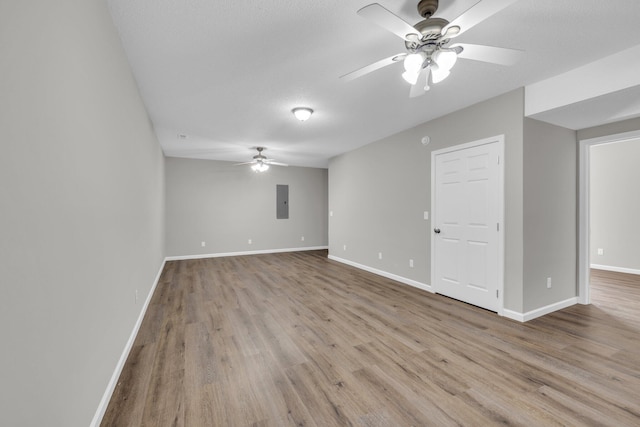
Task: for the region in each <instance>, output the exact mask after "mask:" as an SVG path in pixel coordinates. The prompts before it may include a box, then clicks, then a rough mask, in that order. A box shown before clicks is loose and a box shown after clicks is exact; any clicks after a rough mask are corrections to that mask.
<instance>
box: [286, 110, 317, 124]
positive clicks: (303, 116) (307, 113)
mask: <svg viewBox="0 0 640 427" xmlns="http://www.w3.org/2000/svg"><path fill="white" fill-rule="evenodd" d="M291 112H292V113H293V115H294V116H296V119H298V120H300V121H301V122H304V121H305V120H307V119H309V117H311V114H313V110H312V109H311V108H307V107H297V108H294V109H293V110H291Z"/></svg>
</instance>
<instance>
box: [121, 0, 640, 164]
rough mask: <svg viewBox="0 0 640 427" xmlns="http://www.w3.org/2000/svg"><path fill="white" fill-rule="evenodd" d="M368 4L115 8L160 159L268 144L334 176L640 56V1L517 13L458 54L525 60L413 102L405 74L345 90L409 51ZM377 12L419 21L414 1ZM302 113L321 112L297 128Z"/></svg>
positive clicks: (473, 74) (453, 80)
mask: <svg viewBox="0 0 640 427" xmlns="http://www.w3.org/2000/svg"><path fill="white" fill-rule="evenodd" d="M371 2H372V1H371V0H349V1H345V0H254V1H248V0H180V1H178V0H108V3H109V6H110V9H111V12H112V15H113V19H114V22H115V24H116V26H117V28H118V30H119V32H120V35H121V38H122V40H123V44H124V47H125V50H126V52H127V55H128V57H129V61H130V63H131V67H132V69H133V73H134V75H135V77H136V79H137V81H138V85H139V87H140V91H141V94H142V98H143V100H144V102H145V104H146V107H147V110H148V112H149V115H150V117H151V120H152V121H153V124H154V126H155V129H156V132H157V135H158V138H159V140H160V143H161V145H162V148H163V150H164V152H165V154H166V155H167V156H180V157H192V158H203V159H216V160H228V161H236V162H241V161H247V160H249V159H250V158H251V156H253V155H254V154H255V151H252V147H255V146H258V145H261V146H265V147H267V148H268V150H267V152H266V153H265V154H267V155H268V157H273V158H275V159H276V160H277V161H280V162H284V163H289V164H291V165H297V166H310V167H326V166H327V164H328V159H329V158H331V157H333V156H335V155H338V154H341V153H343V152H346V151H350V150H353V149H355V148H357V147H360V146H362V145H365V144H368V143H371V142H373V141H376V140H378V139H381V138H384V137H386V136H389V135H392V134H394V133H397V132H399V131H402V130H404V129H407V128H410V127H412V126H415V125H418V124H420V123H424V122H426V121H428V120H431V119H434V118H436V117H440V116H442V115H444V114H447V113H450V112H453V111H456V110H458V109H460V108H463V107H466V106H468V105H471V104H474V103H477V102H479V101H482V100H485V99H488V98H491V97H493V96H496V95H499V94H502V93H505V92H507V91H510V90H513V89H516V88H519V87H524V86H527V85H530V84H532V83H535V82H538V81H540V80H543V79H547V78H549V77H552V76H555V75H557V74H560V73H564V72H566V71H569V70H572V69H574V68H576V67H579V66H582V65H584V64H587V63H590V62H593V61H595V60H597V59H599V58H602V57H604V56H608V55H610V54H613V53H616V52H619V51H621V50H624V49H627V48H630V47H632V46H636V45H640V26H639V25H638V18H640V1H638V0H608V1H595V0H562V1H558V0H519V1H517V2H516V3H515V4H513V5H511V6H509V7H507V8H506V9H504V10H502V11H501V12H499V13H498V14H496V15H494V16H492V17H490V18H489V19H487V20H485V21H484V22H482V23H480V24H479V25H477V26H476V27H473V28H472V29H471V30H469V31H467V32H465V33H464V34H462V35H461V36H460V37H458V38H457V39H456V42H464V43H474V44H485V45H490V46H500V47H508V48H514V49H520V50H524V51H525V55H524V57H523V59H522V60H520V61H519V62H518V63H517V64H516V65H515V66H512V67H502V66H499V65H492V64H488V63H483V62H477V61H470V60H460V61H458V63H457V64H456V66H455V67H454V69H453V70H452V72H451V76H450V77H449V78H448V79H447V80H445V81H444V82H442V83H440V84H438V85H435V86H433V87H432V89H431V90H430V91H429V92H427V93H426V94H425V95H424V96H422V97H419V98H409V96H408V95H409V86H408V84H407V83H405V82H404V80H403V79H402V78H401V77H400V74H401V72H402V66H401V65H398V64H394V65H392V66H389V67H386V68H384V69H381V70H378V71H376V72H374V73H371V74H369V75H366V76H364V77H361V78H359V79H356V80H353V81H351V82H345V81H343V80H340V79H339V78H338V77H339V76H341V75H343V74H346V73H348V72H350V71H353V70H355V69H358V68H360V67H362V66H364V65H368V64H370V63H372V62H374V61H376V60H378V59H382V58H385V57H388V56H390V55H393V54H394V53H400V52H404V43H403V41H402V40H401V39H399V38H398V37H396V36H394V35H393V34H392V33H389V32H387V31H385V30H383V29H381V28H380V27H378V26H376V25H374V24H373V23H371V22H369V21H367V20H366V19H363V18H361V17H360V16H358V15H357V14H356V11H357V10H358V9H360V8H361V7H363V6H365V5H367V4H369V3H371ZM379 2H380V3H381V4H382V5H383V6H384V7H386V8H387V9H389V10H391V11H393V12H394V13H396V14H397V15H399V16H400V17H401V18H403V19H405V20H406V21H407V22H409V23H412V24H414V23H416V22H418V21H420V20H421V18H420V17H419V15H418V13H417V11H416V9H415V7H416V4H417V0H379ZM475 3H476V0H440V9H439V10H438V13H436V16H439V17H443V18H446V19H448V20H452V19H453V18H455V17H456V16H458V15H459V14H461V13H462V12H464V11H465V10H466V9H468V8H469V7H471V6H472V5H473V4H475ZM639 72H640V70H639ZM616 96H620V99H619V100H618V98H616ZM637 96H638V91H637V90H636V91H635V92H630V93H629V92H624V93H620V94H610V95H608V96H606V97H603V98H604V102H605V105H606V109H607V114H608V116H607V117H609V119H605V118H603V117H600V116H599V110H600V107H599V105H600V104H598V103H597V101H598V100H597V99H595V100H590V101H585V103H584V104H582V105H578V106H576V109H574V110H572V109H571V108H570V107H566V108H562V109H559V111H556V113H557V115H553V113H554V112H548V114H547V116H550V117H546V116H545V115H544V114H542V115H538V118H540V119H542V120H548V121H550V122H552V123H556V124H561V125H566V126H567V127H571V126H569V125H568V124H567V123H571V124H572V126H575V125H576V123H577V125H578V126H580V127H588V126H593V125H597V124H601V123H605V122H606V121H607V120H608V121H610V117H611V114H610V111H611V109H622V110H624V108H625V105H626V106H627V107H628V106H629V104H630V103H631V104H633V103H635V104H634V106H635V105H637V102H636V99H637ZM618 103H620V105H618ZM296 106H308V107H311V108H313V109H314V110H315V113H314V115H313V116H312V117H311V119H309V120H308V121H307V122H304V123H301V122H298V121H297V120H295V118H294V117H293V115H292V114H291V109H292V108H294V107H296ZM634 114H635V116H637V115H640V111H637V112H636V113H634ZM627 116H628V114H627V115H626V116H625V118H627ZM574 128H575V127H574ZM179 135H185V136H186V137H180V136H179Z"/></svg>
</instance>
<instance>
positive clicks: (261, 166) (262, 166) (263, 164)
mask: <svg viewBox="0 0 640 427" xmlns="http://www.w3.org/2000/svg"><path fill="white" fill-rule="evenodd" d="M256 150H258V154H256V155H255V156H253V160H251V161H250V162H243V163H236V165H235V166H240V165H252V166H251V169H252V170H253V171H254V172H265V171H266V170H268V169H269V166H270V165H274V166H289V165H287V164H285V163H278V162H276V161H275V159H268V158H267V157H266V156H265V155H264V154H262V152H263V151H264V150H266V148H265V147H256Z"/></svg>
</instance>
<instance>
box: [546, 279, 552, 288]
mask: <svg viewBox="0 0 640 427" xmlns="http://www.w3.org/2000/svg"><path fill="white" fill-rule="evenodd" d="M547 289H551V277H547Z"/></svg>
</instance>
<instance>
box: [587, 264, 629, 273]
mask: <svg viewBox="0 0 640 427" xmlns="http://www.w3.org/2000/svg"><path fill="white" fill-rule="evenodd" d="M589 267H591V268H595V269H596V270H606V271H615V272H616V273H627V274H638V275H640V270H636V269H634V268H626V267H614V266H612V265H600V264H591V265H590V266H589Z"/></svg>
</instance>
